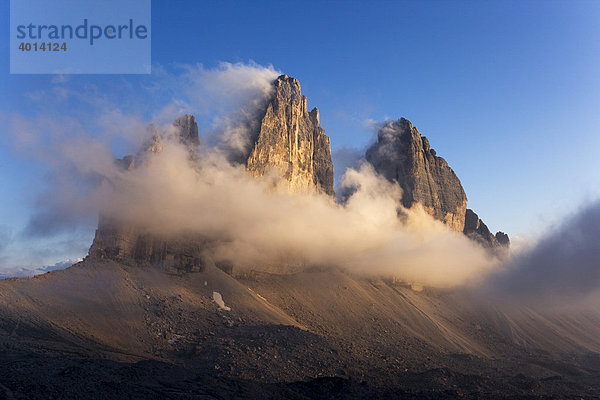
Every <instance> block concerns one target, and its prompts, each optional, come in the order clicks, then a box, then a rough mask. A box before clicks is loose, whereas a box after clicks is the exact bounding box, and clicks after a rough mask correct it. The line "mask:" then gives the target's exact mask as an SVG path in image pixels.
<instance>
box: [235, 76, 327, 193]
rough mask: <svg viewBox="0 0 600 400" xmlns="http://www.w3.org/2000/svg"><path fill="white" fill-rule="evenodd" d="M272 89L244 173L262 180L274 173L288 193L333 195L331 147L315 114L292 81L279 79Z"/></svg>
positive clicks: (317, 115) (295, 82) (292, 79)
mask: <svg viewBox="0 0 600 400" xmlns="http://www.w3.org/2000/svg"><path fill="white" fill-rule="evenodd" d="M274 87H275V90H274V93H273V97H272V99H271V100H270V101H269V102H268V104H267V108H266V111H265V114H264V116H263V118H262V121H261V124H260V131H259V133H258V135H257V138H256V142H255V143H254V148H253V149H252V151H251V152H250V155H249V157H248V160H247V163H246V165H247V168H248V171H249V172H250V173H251V174H253V175H255V176H262V175H264V174H266V173H268V171H269V170H271V169H275V170H277V171H278V172H279V173H280V174H281V176H282V177H283V178H285V179H286V180H287V181H288V182H289V186H290V190H291V191H292V192H295V193H299V192H310V191H312V190H314V189H315V188H316V189H317V191H321V192H324V193H327V194H328V195H333V162H332V161H331V147H330V143H329V137H327V136H326V135H325V131H324V130H323V128H321V125H320V124H319V110H317V109H316V108H314V109H313V110H312V111H310V112H309V111H308V109H307V101H306V96H303V95H302V94H301V92H300V83H299V82H298V81H297V80H296V79H294V78H291V77H288V76H287V75H281V76H280V77H279V78H277V79H276V80H275V82H274Z"/></svg>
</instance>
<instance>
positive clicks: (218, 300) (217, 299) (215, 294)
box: [213, 292, 231, 311]
mask: <svg viewBox="0 0 600 400" xmlns="http://www.w3.org/2000/svg"><path fill="white" fill-rule="evenodd" d="M213 300H214V301H215V303H217V305H218V306H219V308H220V309H221V310H225V311H231V307H227V306H226V305H225V302H224V301H223V296H221V293H219V292H213Z"/></svg>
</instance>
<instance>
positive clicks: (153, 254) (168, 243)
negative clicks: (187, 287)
mask: <svg viewBox="0 0 600 400" xmlns="http://www.w3.org/2000/svg"><path fill="white" fill-rule="evenodd" d="M173 126H175V128H177V134H178V139H179V141H180V142H181V143H183V144H185V145H186V146H188V148H189V150H190V156H191V157H194V154H195V150H196V147H197V146H198V144H199V138H198V125H197V124H196V119H195V118H194V116H192V115H184V116H183V117H180V118H178V119H176V120H175V121H174V122H173ZM149 129H153V128H152V127H150V128H149ZM162 140H163V138H162V137H161V136H160V135H159V134H158V133H155V134H154V135H153V137H152V139H151V140H150V141H149V142H148V143H146V144H145V145H144V146H143V147H142V150H141V151H139V152H138V153H137V154H136V155H135V156H125V157H123V158H122V159H119V160H116V161H115V162H116V163H117V164H118V165H119V166H120V167H122V168H123V169H133V168H135V167H136V165H140V164H141V163H143V162H144V159H145V157H146V156H148V154H149V153H159V152H161V151H162V149H163V145H162ZM205 242H206V241H205V240H204V238H201V237H193V236H190V235H180V236H179V237H173V236H171V237H169V238H166V237H160V236H157V235H150V234H148V233H145V232H144V231H143V230H142V229H140V228H139V227H135V226H127V225H124V224H123V223H120V222H119V221H114V220H112V219H110V218H108V217H106V216H102V215H101V216H100V217H99V222H98V229H96V235H95V237H94V241H93V243H92V246H91V247H90V250H89V256H90V257H91V258H92V259H108V260H115V261H119V262H122V263H124V264H134V263H135V264H136V265H139V266H149V265H154V266H159V267H162V268H163V269H167V270H169V269H176V270H185V271H198V270H201V269H202V268H203V261H202V251H203V249H204V247H205V244H206V243H205Z"/></svg>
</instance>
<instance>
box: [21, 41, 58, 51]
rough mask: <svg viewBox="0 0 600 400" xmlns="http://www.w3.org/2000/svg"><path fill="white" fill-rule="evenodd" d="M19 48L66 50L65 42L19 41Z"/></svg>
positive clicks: (25, 49) (27, 49)
mask: <svg viewBox="0 0 600 400" xmlns="http://www.w3.org/2000/svg"><path fill="white" fill-rule="evenodd" d="M19 50H21V51H67V43H66V42H63V43H62V44H61V43H52V42H47V43H44V42H42V43H37V42H33V43H25V42H21V44H20V45H19Z"/></svg>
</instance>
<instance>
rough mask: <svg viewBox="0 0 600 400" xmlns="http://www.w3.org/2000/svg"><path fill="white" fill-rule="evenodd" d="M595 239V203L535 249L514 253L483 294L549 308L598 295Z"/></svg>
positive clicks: (598, 214)
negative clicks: (547, 305) (544, 305)
mask: <svg viewBox="0 0 600 400" xmlns="http://www.w3.org/2000/svg"><path fill="white" fill-rule="evenodd" d="M599 237H600V201H599V202H596V203H593V204H591V205H588V206H586V207H584V208H583V209H581V210H580V211H579V212H577V213H576V214H574V215H572V216H571V217H568V218H567V219H566V220H565V221H564V222H563V223H562V225H560V226H559V227H557V228H555V229H554V230H553V231H551V232H550V233H549V234H548V235H546V236H545V237H544V238H542V239H541V240H539V242H538V243H537V244H535V245H533V246H530V247H529V248H525V249H523V250H522V251H521V252H519V253H518V254H517V255H516V256H515V257H514V258H513V259H512V260H511V261H510V262H509V263H508V264H507V265H505V266H504V268H502V269H501V270H499V271H498V272H497V273H495V274H494V275H492V276H491V277H490V279H489V280H488V282H487V283H486V285H485V288H486V289H485V291H486V293H488V294H494V295H495V296H496V297H497V298H500V299H504V300H512V301H521V302H523V301H524V302H529V303H531V304H551V305H560V304H565V303H570V304H574V303H576V302H579V301H584V300H585V299H586V298H588V297H590V296H597V295H598V294H599V289H600V241H599V240H598V238H599ZM596 298H598V297H596ZM596 305H597V302H596Z"/></svg>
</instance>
